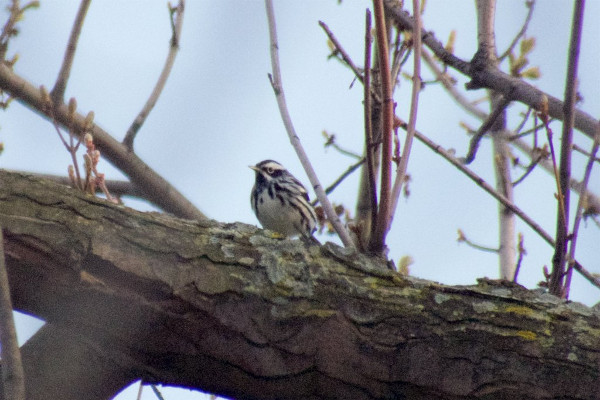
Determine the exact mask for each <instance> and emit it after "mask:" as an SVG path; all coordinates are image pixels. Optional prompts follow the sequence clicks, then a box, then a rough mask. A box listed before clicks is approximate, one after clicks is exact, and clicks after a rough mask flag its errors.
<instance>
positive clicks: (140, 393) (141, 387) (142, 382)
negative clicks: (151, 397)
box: [136, 379, 144, 400]
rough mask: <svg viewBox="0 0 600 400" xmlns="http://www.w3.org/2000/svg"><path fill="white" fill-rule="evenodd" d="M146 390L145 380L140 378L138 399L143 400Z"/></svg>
mask: <svg viewBox="0 0 600 400" xmlns="http://www.w3.org/2000/svg"><path fill="white" fill-rule="evenodd" d="M143 391H144V381H143V380H141V379H140V387H139V389H138V394H137V398H136V400H142V392H143Z"/></svg>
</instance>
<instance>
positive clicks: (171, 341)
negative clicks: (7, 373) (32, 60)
mask: <svg viewBox="0 0 600 400" xmlns="http://www.w3.org/2000/svg"><path fill="white" fill-rule="evenodd" d="M0 225H2V226H3V227H4V234H5V247H6V252H7V266H8V269H9V276H10V285H11V288H12V292H13V293H12V295H13V300H14V306H15V307H16V308H17V309H19V310H22V311H24V312H27V313H30V314H34V315H37V316H39V317H41V318H43V319H45V320H46V321H48V324H47V325H46V326H45V327H44V328H42V330H41V331H40V332H38V333H37V334H36V335H35V336H34V337H33V338H32V339H31V340H30V341H29V342H28V343H27V344H25V345H24V346H23V348H22V350H23V362H24V365H25V366H26V367H25V368H26V371H25V373H26V387H27V390H28V397H27V398H28V399H33V400H35V399H47V398H60V399H66V400H69V399H81V398H86V399H107V398H110V396H112V395H114V394H115V393H116V392H118V391H119V390H120V389H121V388H122V387H123V386H124V385H127V384H128V383H130V382H132V381H133V380H135V379H137V378H143V379H144V380H145V381H146V382H155V383H163V384H168V385H178V386H184V387H190V388H198V389H201V390H205V391H210V392H215V393H219V394H222V395H225V396H232V397H235V398H247V399H277V398H280V399H281V398H286V399H313V398H314V399H317V398H346V399H347V398H352V399H370V398H407V399H416V398H419V399H498V398H506V399H508V398H511V399H512V398H535V399H546V398H581V399H583V398H586V399H591V398H597V396H598V393H600V380H599V378H600V371H599V365H600V316H599V315H598V313H595V312H594V311H593V310H592V309H589V308H587V307H585V306H582V305H580V304H577V303H566V302H563V301H561V300H559V299H557V298H555V297H553V296H550V295H538V294H535V293H533V292H531V291H527V290H525V289H524V288H522V287H520V286H517V285H510V284H503V283H500V282H496V281H488V280H482V281H480V282H479V284H478V285H476V286H469V287H464V286H463V287H450V286H444V285H440V284H437V283H434V282H430V281H423V280H418V279H415V278H405V277H402V276H400V275H398V274H396V273H394V272H391V271H389V270H387V269H385V265H382V264H381V263H379V262H378V261H376V260H372V259H368V258H364V257H362V256H360V255H356V254H352V253H348V252H347V251H345V250H343V249H341V248H339V247H337V246H335V245H331V244H326V245H324V246H317V245H315V244H307V243H304V242H302V241H289V240H282V239H278V238H277V237H272V236H270V235H269V234H268V232H264V231H261V230H259V229H257V228H255V227H251V226H248V225H243V224H221V223H217V222H210V221H202V222H195V221H185V220H180V219H175V218H171V217H169V216H165V215H161V214H156V213H141V212H137V211H134V210H131V209H128V208H126V207H118V206H113V205H110V204H107V203H106V202H104V201H103V200H101V199H96V198H93V197H89V196H86V195H83V194H80V193H78V192H76V191H74V190H72V189H69V188H67V187H64V186H60V185H57V184H54V183H48V182H45V181H41V180H39V179H37V178H32V177H28V176H25V175H20V174H14V173H7V172H2V171H0ZM440 268H443V265H441V266H440Z"/></svg>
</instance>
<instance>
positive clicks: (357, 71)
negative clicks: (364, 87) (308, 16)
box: [319, 21, 363, 83]
mask: <svg viewBox="0 0 600 400" xmlns="http://www.w3.org/2000/svg"><path fill="white" fill-rule="evenodd" d="M319 26H320V27H321V28H323V30H324V31H325V33H326V34H327V37H328V38H329V40H331V43H333V46H334V47H335V49H336V51H337V52H338V53H339V54H340V55H341V56H342V60H343V61H344V62H345V63H346V64H347V65H348V66H349V67H350V69H351V70H352V71H353V72H354V75H355V76H356V79H358V80H359V81H360V82H361V83H362V82H363V76H362V73H361V71H360V68H358V67H357V66H356V64H354V61H352V59H351V58H350V56H349V55H348V53H347V52H346V51H345V50H344V48H343V47H342V45H341V43H340V42H339V41H338V40H337V38H336V37H335V35H334V34H333V32H331V29H329V27H328V26H327V24H326V23H325V22H323V21H319Z"/></svg>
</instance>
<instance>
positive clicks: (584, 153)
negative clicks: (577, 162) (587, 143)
mask: <svg viewBox="0 0 600 400" xmlns="http://www.w3.org/2000/svg"><path fill="white" fill-rule="evenodd" d="M571 147H572V148H573V150H575V151H576V152H578V153H581V154H583V155H584V156H588V157H589V156H590V154H591V153H590V152H588V151H586V150H585V149H584V148H583V147H581V146H579V145H577V143H573V145H572V146H571ZM592 162H597V163H600V157H594V158H592Z"/></svg>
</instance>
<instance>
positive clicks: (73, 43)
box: [50, 0, 92, 104]
mask: <svg viewBox="0 0 600 400" xmlns="http://www.w3.org/2000/svg"><path fill="white" fill-rule="evenodd" d="M91 1H92V0H81V3H80V4H79V10H78V11H77V16H76V17H75V22H74V23H73V28H71V35H70V36H69V43H68V44H67V50H66V51H65V56H64V58H63V63H62V66H61V67H60V72H59V73H58V78H57V79H56V83H55V84H54V88H52V91H51V92H50V96H51V97H52V100H53V101H54V104H60V103H62V102H63V97H64V95H65V90H66V88H67V82H68V80H69V76H70V75H71V67H72V66H73V59H74V58H75V50H77V41H78V40H79V35H80V34H81V28H82V26H83V20H84V19H85V15H86V14H87V11H88V8H89V7H90V3H91Z"/></svg>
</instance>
